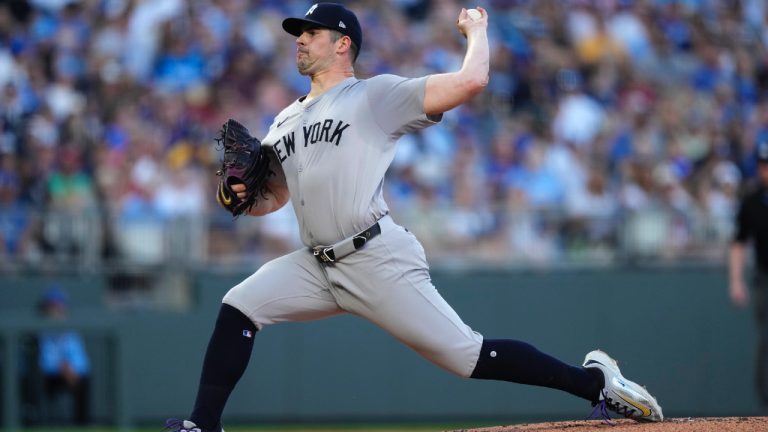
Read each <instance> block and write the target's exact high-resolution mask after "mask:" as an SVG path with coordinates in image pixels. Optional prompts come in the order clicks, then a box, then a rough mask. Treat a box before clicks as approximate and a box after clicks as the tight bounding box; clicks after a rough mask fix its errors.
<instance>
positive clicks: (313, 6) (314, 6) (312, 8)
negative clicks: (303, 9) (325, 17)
mask: <svg viewBox="0 0 768 432" xmlns="http://www.w3.org/2000/svg"><path fill="white" fill-rule="evenodd" d="M315 9H317V3H315V4H313V5H312V7H310V8H309V10H308V11H307V13H306V14H304V16H307V15H312V12H314V11H315Z"/></svg>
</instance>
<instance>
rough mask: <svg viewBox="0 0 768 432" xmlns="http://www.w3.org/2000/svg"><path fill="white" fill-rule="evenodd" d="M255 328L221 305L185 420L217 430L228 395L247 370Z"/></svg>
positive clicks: (230, 309)
mask: <svg viewBox="0 0 768 432" xmlns="http://www.w3.org/2000/svg"><path fill="white" fill-rule="evenodd" d="M255 333H256V326H255V325H254V324H253V322H252V321H251V320H250V319H249V318H248V317H246V316H245V315H243V313H242V312H240V311H239V310H237V309H236V308H234V307H232V306H230V305H228V304H222V305H221V309H219V316H218V318H217V319H216V326H215V327H214V329H213V335H212V336H211V340H210V342H208V349H207V350H206V352H205V360H204V361H203V371H202V374H201V376H200V385H199V387H198V389H197V398H196V399H195V407H194V409H193V410H192V415H191V416H190V418H189V420H191V421H193V422H195V424H196V425H197V426H198V427H200V428H203V429H217V428H219V426H220V424H221V414H222V412H223V411H224V405H226V403H227V399H228V398H229V394H230V393H232V390H233V389H234V388H235V385H236V384H237V382H238V381H239V380H240V377H242V376H243V373H244V372H245V369H246V368H247V367H248V361H249V360H250V358H251V350H252V349H253V336H254V334H255Z"/></svg>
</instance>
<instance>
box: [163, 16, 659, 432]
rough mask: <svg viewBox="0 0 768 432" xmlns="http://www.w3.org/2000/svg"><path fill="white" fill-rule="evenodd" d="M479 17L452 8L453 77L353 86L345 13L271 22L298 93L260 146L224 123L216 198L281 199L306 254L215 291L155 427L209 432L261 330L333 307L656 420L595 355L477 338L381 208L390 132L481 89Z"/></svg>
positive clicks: (426, 347) (463, 363)
mask: <svg viewBox="0 0 768 432" xmlns="http://www.w3.org/2000/svg"><path fill="white" fill-rule="evenodd" d="M488 19H489V16H488V12H487V11H486V10H484V9H482V8H477V9H470V10H469V11H468V10H465V9H462V10H461V11H460V12H459V13H458V17H457V21H456V25H457V27H458V30H459V31H460V32H461V33H462V34H463V35H464V36H465V37H466V40H467V48H466V54H465V57H464V62H463V64H462V66H461V69H459V70H458V71H455V72H451V73H444V74H435V75H429V76H424V77H420V78H404V77H400V76H395V75H379V76H375V77H373V78H370V79H365V80H361V79H357V78H355V74H354V64H355V60H356V59H357V56H358V54H359V53H360V49H361V48H362V46H363V33H362V29H361V27H360V24H359V22H358V20H357V17H356V16H355V14H354V13H353V12H352V11H350V10H348V9H347V8H345V7H344V6H342V5H339V4H334V3H318V4H315V5H313V6H312V7H310V8H309V10H307V12H306V15H305V16H303V17H301V18H287V19H285V20H284V21H283V23H282V25H283V29H285V31H286V32H288V33H289V34H291V35H293V36H295V37H296V66H297V68H298V70H299V72H300V73H301V74H302V75H304V76H306V77H308V78H309V79H310V80H311V90H310V92H309V93H308V94H307V95H304V96H302V97H300V98H299V99H297V100H296V101H294V102H293V103H292V104H290V105H289V106H288V107H287V108H285V109H284V110H283V111H282V112H280V113H279V114H278V115H277V116H276V117H275V119H274V121H273V123H272V125H271V126H270V128H269V132H268V133H267V135H266V137H264V139H263V140H261V142H260V143H259V141H258V140H256V139H255V138H253V137H250V135H249V134H248V133H247V129H245V128H244V127H243V126H242V125H240V124H239V123H237V122H233V121H230V122H228V123H227V124H226V125H225V126H224V128H223V130H222V136H221V137H220V138H221V140H220V142H221V143H222V145H223V146H224V150H225V157H224V163H223V166H222V170H221V171H220V172H219V174H221V176H222V177H221V184H220V187H219V188H218V189H217V200H218V201H219V203H220V204H221V205H222V206H223V207H224V208H226V209H227V210H229V211H230V212H232V213H233V214H236V215H239V214H247V215H251V216H261V215H265V214H268V213H270V212H273V211H275V210H277V209H279V208H281V207H282V206H284V205H286V204H288V203H289V202H290V205H291V206H292V207H293V209H294V211H295V212H296V216H297V218H298V221H299V225H300V231H301V238H302V240H303V242H304V244H305V245H306V248H302V249H301V250H297V251H295V252H293V253H290V254H288V255H285V256H283V257H280V258H277V259H275V260H273V261H271V262H268V263H266V264H265V265H263V266H262V267H261V268H259V269H258V270H257V271H256V272H255V273H254V274H253V275H251V276H249V277H248V278H247V279H245V280H244V281H242V282H241V283H240V284H238V285H237V286H235V287H233V288H232V289H231V290H230V291H229V292H228V293H227V294H226V295H225V296H224V299H223V303H222V305H221V309H220V312H219V316H218V318H217V321H216V324H215V327H214V331H213V335H212V337H211V340H210V342H209V345H208V348H207V351H206V354H205V359H204V364H203V370H202V375H201V378H200V384H199V388H198V393H197V398H196V400H195V405H194V408H193V411H192V414H191V416H190V417H189V419H188V420H176V419H171V420H169V421H168V422H167V427H168V428H169V429H171V430H173V431H181V432H185V431H186V432H192V431H194V432H201V431H221V430H222V425H221V415H222V411H223V409H224V406H225V404H226V402H227V398H228V397H229V395H230V393H231V391H232V390H233V389H234V387H235V385H236V383H237V381H238V380H239V379H240V377H241V375H242V374H243V372H244V371H245V369H246V367H247V364H248V360H249V358H250V354H251V349H252V347H253V339H254V335H255V334H256V333H257V332H258V331H260V330H261V329H263V328H264V327H265V326H268V325H271V324H275V323H279V322H284V321H309V320H315V319H320V318H325V317H330V316H333V315H338V314H354V315H357V316H359V317H361V318H363V319H366V320H369V321H371V322H372V323H374V324H376V325H378V326H380V327H381V328H383V329H384V330H386V331H387V332H388V333H390V334H391V335H392V336H393V337H395V338H397V340H399V341H400V342H402V343H403V344H405V345H407V346H408V347H410V348H411V349H413V350H414V351H415V352H417V353H419V354H420V355H421V356H423V357H424V358H425V359H427V360H428V361H430V362H432V363H434V364H435V365H437V366H439V367H441V368H443V369H445V370H447V371H449V372H451V373H453V374H456V375H458V376H460V377H464V378H474V379H492V380H504V381H510V382H514V383H522V384H530V385H537V386H545V387H550V388H555V389H559V390H563V391H566V392H569V393H571V394H573V395H575V396H578V397H580V398H583V399H585V400H587V401H589V402H591V403H592V404H593V405H594V406H596V407H597V408H596V411H599V412H601V413H602V415H604V416H606V417H607V413H606V412H605V409H606V408H607V409H611V410H613V411H615V412H617V413H618V414H620V415H623V416H626V417H629V418H633V419H636V420H640V421H660V420H662V418H663V416H662V412H661V407H660V406H659V405H658V403H657V402H656V400H655V399H654V397H653V396H651V395H650V394H649V393H648V392H647V391H646V390H645V389H644V388H643V387H641V386H639V385H637V384H635V383H634V382H632V381H629V380H627V379H625V378H624V377H623V376H622V375H621V373H620V371H619V368H618V366H617V364H616V362H615V361H614V360H613V359H611V358H610V357H609V356H608V355H607V354H605V353H604V352H602V351H592V352H590V353H589V354H587V356H586V358H585V360H584V363H583V365H582V366H571V365H568V364H565V363H563V362H561V361H559V360H557V359H555V358H553V357H551V356H549V355H547V354H544V353H542V352H540V351H538V350H537V349H536V348H534V347H533V346H531V345H529V344H527V343H524V342H521V341H516V340H511V339H497V340H491V339H485V338H483V336H482V335H481V334H480V333H478V332H477V331H475V330H473V329H472V328H470V327H469V326H468V325H467V324H465V323H464V322H463V321H462V319H461V318H460V317H459V316H458V315H457V314H456V312H455V311H454V310H453V309H452V308H451V306H450V305H449V304H448V303H446V301H445V300H444V299H443V298H442V297H441V296H440V294H439V293H438V292H437V290H436V289H435V287H434V286H433V285H432V282H431V278H430V275H429V268H428V264H427V260H426V258H425V255H424V249H423V248H422V247H421V245H420V244H419V241H418V240H417V239H416V237H414V235H413V234H412V233H410V232H409V231H408V230H407V229H405V228H403V227H402V226H400V225H398V224H397V222H396V221H395V220H393V219H392V217H391V216H390V215H389V209H388V208H387V203H386V202H385V201H384V198H383V195H382V190H383V186H382V185H383V181H384V175H385V173H386V171H387V168H388V166H389V164H390V163H391V162H392V159H393V157H394V154H395V148H396V144H397V141H398V139H399V138H400V137H401V136H403V135H404V134H407V133H410V132H414V131H418V130H420V129H423V128H427V127H429V126H431V125H433V124H435V123H437V122H439V121H440V120H441V118H442V115H443V113H444V112H446V111H448V110H451V109H453V108H455V107H457V106H459V105H461V104H463V103H465V102H467V101H469V100H470V99H472V98H473V97H474V96H475V95H477V94H478V93H480V92H482V91H483V89H484V87H485V86H486V84H487V83H488V79H489V77H488V71H489V47H488V38H487V34H486V32H487V26H488ZM265 161H266V162H265ZM254 164H255V165H256V166H258V167H259V168H258V169H255V168H252V167H253V166H254ZM254 171H257V172H255V173H254ZM254 179H257V180H254Z"/></svg>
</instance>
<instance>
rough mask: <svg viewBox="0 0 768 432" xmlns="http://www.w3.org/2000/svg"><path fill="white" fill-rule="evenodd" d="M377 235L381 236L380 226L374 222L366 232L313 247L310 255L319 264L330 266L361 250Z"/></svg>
mask: <svg viewBox="0 0 768 432" xmlns="http://www.w3.org/2000/svg"><path fill="white" fill-rule="evenodd" d="M379 234H381V226H379V223H378V222H376V223H375V224H373V225H371V226H370V228H368V229H367V230H365V231H362V232H359V233H357V234H355V235H353V236H352V237H349V238H345V239H344V240H342V241H340V242H338V243H336V244H334V245H331V246H315V247H313V248H312V249H311V250H312V255H314V256H315V258H317V260H318V261H320V263H321V264H332V263H335V262H336V261H338V260H340V259H342V258H344V257H345V256H347V255H349V254H351V253H353V252H355V251H356V250H358V249H360V248H362V247H363V246H365V244H366V243H367V242H368V240H370V239H372V238H374V237H376V236H377V235H379Z"/></svg>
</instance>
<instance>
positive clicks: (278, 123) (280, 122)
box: [277, 119, 288, 127]
mask: <svg viewBox="0 0 768 432" xmlns="http://www.w3.org/2000/svg"><path fill="white" fill-rule="evenodd" d="M286 120H288V119H283V121H279V122H277V127H280V126H281V125H282V124H283V123H285V121H286Z"/></svg>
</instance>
